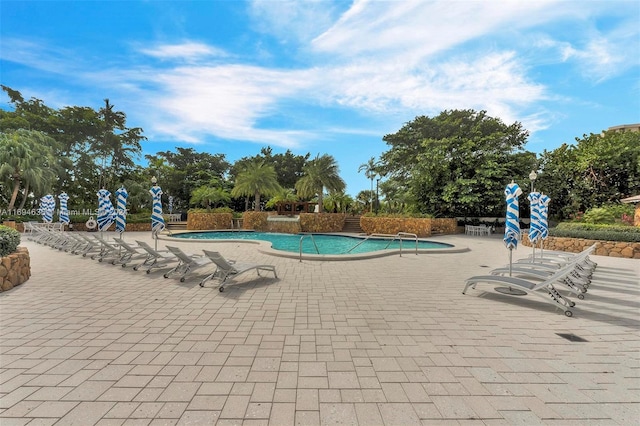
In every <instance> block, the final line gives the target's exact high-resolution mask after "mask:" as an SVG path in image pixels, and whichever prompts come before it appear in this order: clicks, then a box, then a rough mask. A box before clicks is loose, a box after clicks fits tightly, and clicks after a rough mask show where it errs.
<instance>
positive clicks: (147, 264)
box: [133, 240, 178, 274]
mask: <svg viewBox="0 0 640 426" xmlns="http://www.w3.org/2000/svg"><path fill="white" fill-rule="evenodd" d="M136 243H137V244H138V245H139V246H140V248H141V249H142V250H144V251H145V252H146V254H147V256H146V258H145V259H144V260H143V261H142V262H141V263H139V264H137V265H136V266H134V267H133V270H134V271H137V270H138V269H140V268H141V267H144V268H146V272H147V274H150V273H151V271H152V270H153V269H160V268H164V267H167V266H169V265H171V264H172V263H173V262H176V261H177V260H178V259H177V258H176V257H175V256H174V255H172V254H171V253H170V252H169V250H156V249H154V248H153V247H151V246H150V245H149V244H147V243H145V242H144V241H138V240H136Z"/></svg>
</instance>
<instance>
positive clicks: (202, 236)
mask: <svg viewBox="0 0 640 426" xmlns="http://www.w3.org/2000/svg"><path fill="white" fill-rule="evenodd" d="M173 236H174V237H176V238H188V239H198V240H262V241H268V242H270V243H271V247H272V248H273V249H275V250H282V251H289V252H294V253H299V251H300V238H301V237H302V235H295V234H279V233H270V232H254V231H208V232H190V233H184V234H173ZM363 240H364V239H363V238H357V237H349V236H346V235H326V234H313V239H312V238H311V236H309V235H305V236H304V239H303V240H302V252H303V253H305V254H330V255H336V254H358V253H370V252H373V251H378V250H384V249H390V250H393V249H396V250H397V249H399V248H400V242H399V241H398V240H395V241H390V240H389V239H384V238H369V239H368V240H366V241H364V242H363ZM314 241H315V245H314ZM358 244H359V245H358ZM316 246H317V247H318V249H317V250H316ZM451 247H453V246H452V245H449V244H444V243H434V242H431V241H418V249H445V248H451ZM402 248H403V250H415V248H416V242H415V239H414V240H411V239H405V240H403V241H402Z"/></svg>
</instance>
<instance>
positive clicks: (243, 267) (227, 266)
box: [200, 250, 278, 292]
mask: <svg viewBox="0 0 640 426" xmlns="http://www.w3.org/2000/svg"><path fill="white" fill-rule="evenodd" d="M203 251H204V255H205V256H206V257H207V258H208V259H210V260H211V261H212V262H213V263H215V265H216V271H215V272H214V273H213V274H211V275H209V276H207V277H206V278H204V279H203V280H202V281H200V287H204V285H205V283H206V282H207V281H209V280H210V279H213V278H217V279H219V280H220V285H219V286H218V290H220V291H221V292H223V291H224V286H225V283H226V280H227V278H230V277H231V278H233V277H236V276H238V275H240V274H242V273H244V272H247V271H251V270H254V269H255V270H256V272H257V273H258V275H260V271H268V272H273V276H274V277H275V278H278V275H277V273H276V267H275V266H273V265H259V264H254V263H238V262H235V261H228V260H226V259H225V258H224V257H222V255H221V254H220V253H218V252H215V251H209V250H203Z"/></svg>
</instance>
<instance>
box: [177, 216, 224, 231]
mask: <svg viewBox="0 0 640 426" xmlns="http://www.w3.org/2000/svg"><path fill="white" fill-rule="evenodd" d="M232 219H233V214H231V213H189V214H188V215H187V229H188V230H189V231H203V230H209V229H231V227H232V226H231V221H232Z"/></svg>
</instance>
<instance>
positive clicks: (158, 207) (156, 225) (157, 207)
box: [149, 178, 165, 250]
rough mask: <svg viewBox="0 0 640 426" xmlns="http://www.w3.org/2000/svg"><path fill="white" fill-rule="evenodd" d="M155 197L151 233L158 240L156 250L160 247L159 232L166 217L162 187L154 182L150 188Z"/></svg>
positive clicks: (162, 228) (153, 197)
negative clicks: (163, 215) (163, 211)
mask: <svg viewBox="0 0 640 426" xmlns="http://www.w3.org/2000/svg"><path fill="white" fill-rule="evenodd" d="M149 193H150V194H151V197H152V199H153V207H152V211H151V235H152V236H153V237H154V239H155V241H156V247H155V248H156V250H157V249H158V233H159V232H162V231H163V230H164V226H165V225H164V218H163V217H162V188H160V186H159V185H157V184H156V183H155V178H154V183H153V186H152V187H151V189H150V190H149Z"/></svg>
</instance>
